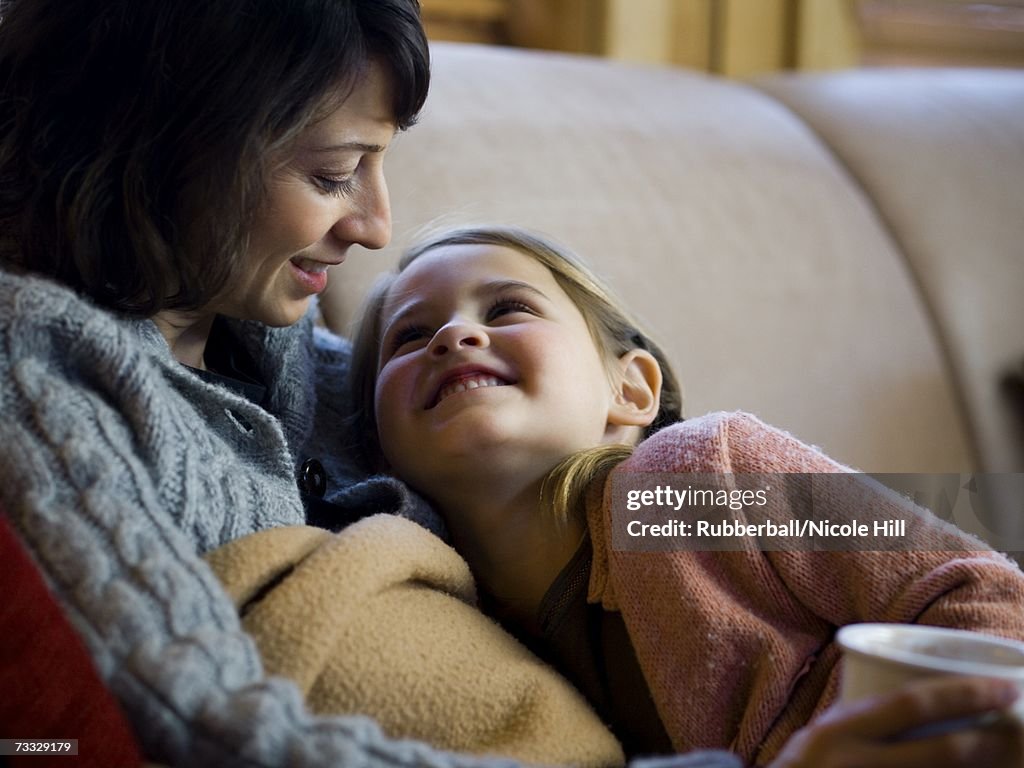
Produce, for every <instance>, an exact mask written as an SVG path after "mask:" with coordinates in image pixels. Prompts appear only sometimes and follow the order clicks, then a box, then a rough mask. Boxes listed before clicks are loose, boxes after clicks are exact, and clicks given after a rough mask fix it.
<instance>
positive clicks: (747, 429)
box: [587, 413, 1024, 762]
mask: <svg viewBox="0 0 1024 768" xmlns="http://www.w3.org/2000/svg"><path fill="white" fill-rule="evenodd" d="M837 472H849V470H848V469H847V468H846V467H843V466H842V465H840V464H838V463H836V462H835V461H833V460H831V459H829V458H828V457H826V456H824V455H823V454H822V453H821V452H820V451H818V450H817V449H815V448H813V447H811V446H808V445H806V444H804V443H801V442H800V441H798V440H796V439H795V438H793V437H792V436H790V435H788V434H787V433H785V432H783V431H781V430H778V429H775V428H773V427H769V426H768V425H765V424H763V423H762V422H760V421H759V420H758V419H756V418H754V417H753V416H750V415H748V414H743V413H732V414H725V413H720V414H709V415H707V416H703V417H700V418H697V419H692V420H688V421H686V422H684V423H682V424H679V425H675V426H673V427H669V428H666V429H665V430H662V431H661V432H659V433H658V434H656V435H655V436H653V437H652V438H650V439H648V440H646V441H645V442H644V443H642V444H641V445H640V446H638V447H637V450H636V451H635V452H634V454H633V456H632V457H631V458H630V459H628V460H627V461H626V462H624V463H623V464H621V465H620V466H619V467H617V468H616V469H615V470H614V472H613V473H612V481H613V482H610V483H608V484H606V487H605V489H604V496H603V503H590V502H588V507H587V512H588V524H589V526H590V529H591V536H592V539H593V540H594V542H595V546H594V560H593V566H592V571H591V578H590V585H589V589H590V592H589V599H590V600H592V601H600V602H601V603H602V604H603V605H604V606H605V607H606V608H609V609H616V610H621V612H622V615H623V618H624V620H625V622H626V625H627V628H628V629H629V633H630V639H631V640H632V642H633V644H634V648H635V649H636V651H637V657H638V659H639V661H640V664H641V667H642V669H643V671H644V676H645V678H646V679H647V681H648V684H649V685H650V687H651V691H652V694H653V695H654V698H655V701H656V703H657V705H658V711H659V714H660V715H661V717H662V720H663V722H664V723H665V726H666V729H667V730H668V731H669V734H670V736H671V737H672V740H673V744H674V745H675V746H676V748H677V749H686V748H690V747H692V746H694V745H702V746H719V747H728V748H730V749H732V750H734V751H736V752H737V753H739V754H740V755H741V756H742V757H743V758H744V759H745V760H748V761H752V760H754V759H755V757H756V758H759V759H761V760H762V761H765V762H766V761H767V759H769V758H770V757H771V755H772V754H774V753H775V752H777V750H778V749H779V748H780V747H781V745H782V744H783V743H784V741H785V739H786V738H788V736H789V735H790V734H791V733H792V732H793V731H794V730H796V729H797V728H799V727H801V726H803V725H804V724H806V723H807V722H808V721H809V720H810V719H811V718H812V717H813V716H814V714H815V713H817V712H820V711H821V709H822V708H824V707H825V706H827V705H828V704H829V703H830V701H831V700H832V697H833V696H834V695H835V692H836V690H837V683H838V667H837V661H838V658H839V652H838V648H837V647H836V646H835V643H834V642H833V638H834V634H835V629H836V628H837V627H839V626H843V625H845V624H850V623H855V622H861V621H884V622H904V623H910V622H918V623H927V624H934V625H940V626H950V627H959V628H964V629H973V630H979V631H985V632H990V633H993V634H997V635H1002V636H1006V637H1012V638H1017V639H1024V575H1022V574H1021V572H1020V570H1019V568H1018V567H1017V566H1016V565H1015V564H1014V563H1012V562H1011V561H1010V560H1008V559H1007V558H1006V557H1005V556H1003V555H1000V554H999V553H996V552H993V551H992V550H990V549H988V548H987V547H986V546H985V545H984V544H983V543H982V542H980V541H979V540H977V539H974V538H972V537H969V536H967V535H966V534H962V533H959V532H957V531H955V530H954V529H952V528H951V527H949V526H945V525H942V524H938V523H937V521H936V523H937V524H936V525H934V526H931V525H926V526H923V528H922V534H923V535H924V536H926V537H927V536H934V537H935V541H936V544H937V546H935V547H927V546H920V547H918V548H917V549H914V550H909V551H888V552H867V551H859V552H832V551H803V552H802V551H763V550H760V549H758V548H756V547H755V546H750V547H748V548H746V549H743V550H741V551H710V550H703V551H702V550H700V549H699V548H697V549H694V548H692V547H691V548H690V549H688V550H686V551H679V550H677V551H673V549H672V547H671V546H668V547H665V546H661V545H660V542H661V541H662V540H661V539H658V540H657V542H659V543H651V544H650V546H649V547H646V548H641V549H637V548H636V545H635V544H634V545H633V548H632V549H628V548H625V547H618V548H617V547H616V545H615V532H616V530H618V529H621V527H622V524H623V522H624V521H625V520H627V519H629V518H628V516H626V517H623V516H622V515H623V514H624V513H623V512H622V510H619V511H618V512H615V511H613V509H614V508H616V507H615V504H614V502H613V497H614V492H613V490H612V488H613V486H614V485H615V480H616V478H617V479H618V481H619V482H620V483H621V482H625V483H626V484H627V485H629V484H630V483H633V482H640V480H639V478H633V479H631V478H630V476H629V473H654V474H655V475H656V476H658V477H659V481H661V480H666V479H667V478H665V477H663V476H662V475H664V474H670V473H680V474H682V473H693V474H695V475H704V476H707V475H714V476H718V477H722V478H725V479H723V482H725V483H728V478H727V476H728V475H730V474H731V475H740V474H751V475H771V474H789V473H793V474H823V473H837ZM684 483H685V480H684V479H683V478H679V485H680V486H682V485H684ZM877 493H878V497H877V498H871V491H870V487H869V490H868V494H867V496H866V497H865V495H864V494H861V495H859V496H853V495H851V496H847V495H845V494H843V493H838V494H833V495H832V496H831V497H830V498H829V500H828V503H829V504H831V505H832V506H831V507H830V508H829V509H827V510H826V509H822V508H819V507H817V506H816V507H815V514H816V515H817V514H819V513H820V514H822V515H823V516H825V517H831V518H832V519H840V518H845V519H850V518H851V517H852V516H854V515H853V513H854V512H856V509H851V508H850V505H851V504H854V503H856V504H875V505H882V506H884V505H886V504H891V503H897V501H896V500H894V499H893V498H892V497H891V496H890V495H888V494H885V493H882V492H881V491H878V492H877ZM777 512H778V513H779V514H783V515H784V512H785V510H777ZM776 522H781V520H777V521H776ZM710 681H714V684H713V685H711V684H709V683H710Z"/></svg>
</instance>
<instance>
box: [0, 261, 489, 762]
mask: <svg viewBox="0 0 1024 768" xmlns="http://www.w3.org/2000/svg"><path fill="white" fill-rule="evenodd" d="M233 327H234V329H235V332H236V333H237V335H238V336H239V337H240V338H241V339H242V340H243V343H244V344H245V345H246V346H247V347H248V349H249V351H250V352H251V353H252V354H253V357H254V359H255V360H256V361H257V363H258V364H259V365H260V367H261V369H262V371H263V375H264V376H265V379H266V381H267V383H268V385H269V402H270V409H271V410H272V411H273V415H271V413H268V412H267V411H265V410H263V409H261V408H259V407H257V406H256V405H253V404H252V403H250V402H248V401H247V400H245V399H243V398H241V397H239V396H237V395H235V394H234V393H232V392H230V391H227V390H225V389H223V388H221V387H218V386H216V385H213V384H208V383H206V382H204V381H203V380H201V379H200V378H198V377H197V376H195V375H193V374H192V373H191V372H189V371H188V370H187V369H186V368H184V367H182V366H181V365H179V364H178V363H177V362H176V361H175V360H174V358H173V357H172V356H171V354H170V350H169V348H168V346H167V344H166V342H165V341H164V339H163V337H162V336H161V335H160V333H159V332H158V330H157V328H156V327H155V326H154V324H153V323H152V322H149V321H137V320H126V319H123V318H120V317H117V316H115V315H113V314H111V313H109V312H106V311H103V310H100V309H98V308H96V307H95V306H94V305H92V304H91V303H90V302H88V301H86V300H83V299H82V298H80V297H78V296H76V295H75V294H74V293H73V292H71V291H69V290H67V289H65V288H63V287H61V286H58V285H55V284H54V283H52V282H51V281H47V280H43V279H38V278H34V277H28V276H19V275H13V274H9V273H5V272H0V412H2V413H3V419H2V421H0V497H2V500H3V503H4V506H5V507H6V509H7V512H8V515H9V517H10V521H11V523H12V525H13V527H14V529H15V531H16V533H17V534H18V536H19V538H20V539H21V540H22V542H23V543H24V544H25V545H26V547H27V549H28V551H29V553H30V555H31V556H32V558H33V560H34V561H35V563H36V564H37V565H38V567H39V568H40V570H41V571H42V573H43V575H44V577H45V579H46V581H47V583H48V586H49V587H50V589H51V590H52V591H53V593H54V595H55V597H56V599H57V600H58V602H59V604H60V605H61V607H62V608H63V610H64V612H65V614H66V615H67V617H68V618H69V620H70V622H71V624H72V625H73V627H74V628H75V630H76V631H77V632H78V634H79V635H80V636H81V638H82V639H83V641H84V642H85V645H86V647H87V648H88V650H89V652H90V655H91V656H92V659H93V661H94V663H95V665H96V667H97V670H98V672H99V674H100V677H101V678H102V679H103V681H104V682H105V683H106V684H107V685H108V686H109V688H110V689H111V690H112V691H113V693H114V695H115V696H116V698H117V699H118V700H119V702H120V703H121V705H122V708H123V709H124V711H125V713H126V715H127V717H128V719H129V721H130V724H131V725H132V727H133V729H134V731H135V732H136V735H137V736H138V738H139V740H140V742H141V745H142V748H143V750H144V751H145V753H146V756H147V757H148V758H150V759H153V760H156V761H158V762H161V763H166V764H168V765H188V766H218V767H219V768H224V767H226V766H260V765H263V766H283V765H288V766H329V765H330V766H338V765H345V766H361V765H364V766H369V765H419V766H423V765H430V766H456V765H477V764H480V763H481V761H480V760H478V759H473V758H459V757H457V756H451V755H444V754H441V753H439V752H436V751H434V750H431V749H430V748H428V747H426V746H424V745H422V744H416V743H412V742H408V743H401V742H393V741H390V740H388V739H386V738H384V737H383V736H382V735H381V732H380V730H379V728H378V727H377V725H376V724H374V723H373V722H372V721H370V720H369V719H367V718H359V717H350V718H317V717H314V716H312V715H310V714H309V713H308V712H307V711H306V710H305V709H304V707H303V703H302V697H301V695H300V693H299V691H298V690H297V688H296V687H295V686H294V684H292V683H290V682H286V681H284V680H282V679H279V678H273V677H267V676H266V675H265V674H264V672H263V668H262V666H261V662H260V658H259V654H258V652H257V649H256V647H255V645H254V644H253V642H252V640H251V639H250V638H249V637H248V636H247V635H246V634H245V633H244V632H243V631H242V628H241V626H240V624H239V620H238V617H237V613H236V610H235V607H234V606H233V604H232V603H231V600H230V599H229V598H228V597H227V595H226V594H225V593H224V591H223V589H222V588H221V586H220V584H219V583H218V582H217V580H216V579H215V577H214V576H213V574H212V572H211V571H210V569H209V568H208V566H207V565H206V564H205V563H204V562H203V561H202V560H201V558H200V557H199V554H200V553H202V552H206V551H209V550H211V549H213V548H215V547H218V546H220V545H222V544H224V543H226V542H228V541H230V540H233V539H236V538H238V537H240V536H244V535H246V534H249V533H252V532H254V531H258V530H264V529H267V528H272V527H275V526H280V525H297V524H301V523H302V522H303V508H302V504H301V501H300V498H299V495H298V491H297V489H296V485H295V481H294V467H295V465H296V462H297V461H298V460H300V459H301V458H302V457H303V456H304V451H301V450H299V448H300V447H301V446H304V445H305V444H307V443H309V441H310V438H312V437H313V436H314V435H316V434H317V433H320V438H318V439H321V444H326V443H327V442H328V438H325V437H323V435H327V436H329V435H330V434H331V433H332V431H333V433H334V434H335V435H337V434H338V430H340V425H338V424H337V423H329V422H330V419H329V418H326V417H325V414H324V412H323V411H321V412H319V413H317V414H316V418H314V387H318V388H321V389H322V390H323V391H324V392H326V393H327V394H330V391H331V389H332V386H333V388H334V390H335V394H338V395H340V387H341V384H342V382H341V380H340V379H339V378H338V377H337V373H338V372H339V371H341V370H343V368H344V359H345V358H344V355H345V354H347V348H346V347H345V346H344V345H338V344H337V343H335V344H334V346H335V350H334V354H331V353H330V350H327V349H326V346H325V344H324V341H325V340H326V339H327V337H326V336H325V335H323V334H318V338H319V339H320V342H319V343H320V345H321V349H324V350H325V351H324V352H323V354H324V355H326V356H327V357H329V358H330V360H331V361H333V363H334V365H333V370H332V376H333V378H331V377H326V376H325V377H324V378H322V379H321V378H318V370H317V367H316V362H315V359H314V356H313V355H312V354H311V353H312V350H313V332H312V321H311V320H310V319H309V318H307V319H305V320H303V321H302V322H300V323H299V324H297V325H296V326H293V327H289V328H281V329H270V328H265V327H263V326H260V325H258V324H253V323H235V324H234V326H233ZM354 478H355V475H354V474H353V475H350V476H349V478H348V479H349V480H350V481H351V480H353V479H354Z"/></svg>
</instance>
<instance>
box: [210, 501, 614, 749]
mask: <svg viewBox="0 0 1024 768" xmlns="http://www.w3.org/2000/svg"><path fill="white" fill-rule="evenodd" d="M207 560H208V562H209V563H210V565H211V566H212V567H213V569H214V571H215V572H216V574H217V576H218V577H219V578H220V579H221V581H222V582H223V584H224V586H225V588H226V589H227V591H228V593H229V594H230V595H231V597H232V599H233V600H234V601H235V604H236V605H237V606H238V607H239V611H240V613H241V615H242V621H243V625H244V627H245V629H246V631H247V632H249V633H250V634H252V636H253V637H254V638H255V639H256V643H257V645H258V646H259V648H260V652H261V654H262V656H263V660H264V663H265V665H266V668H267V671H268V672H269V673H271V674H277V675H282V676H284V677H288V678H291V679H292V680H294V681H295V682H296V683H298V685H299V687H300V688H301V689H302V691H303V692H304V693H305V695H306V700H307V703H308V705H309V707H310V708H311V709H312V710H313V711H314V712H318V713H321V714H328V713H330V714H348V713H361V714H366V715H370V716H372V717H374V718H375V719H376V720H377V721H378V722H379V723H380V724H381V726H382V727H383V729H384V730H385V731H386V732H387V733H388V734H389V735H391V736H394V737H399V738H414V739H419V740H422V741H426V742H429V743H431V744H433V745H434V746H437V747H440V748H443V749H452V750H458V751H463V752H471V753H476V754H493V755H504V756H509V757H514V758H517V759H519V760H524V761H528V762H538V763H549V764H574V765H580V766H609V765H622V764H623V763H624V758H623V754H622V749H621V748H620V746H619V744H618V742H617V741H616V740H615V738H614V736H612V734H611V733H610V732H609V731H608V729H607V728H606V727H605V726H604V725H603V724H602V723H601V722H600V720H598V718H597V716H596V715H595V714H594V713H593V711H592V710H591V709H590V707H589V706H588V705H587V704H586V702H585V701H584V700H583V698H582V697H581V696H580V695H579V694H578V693H577V692H576V690H575V689H574V688H572V687H571V686H570V685H569V684H568V683H567V682H566V681H565V680H564V679H563V678H562V677H561V676H559V675H558V674H557V673H556V672H555V671H554V670H552V669H551V668H550V667H548V666H546V665H545V664H543V663H542V662H541V661H539V660H538V659H537V658H536V657H534V656H533V655H532V654H531V653H530V652H529V651H528V650H526V649H525V648H524V647H523V646H522V645H520V644H519V643H518V642H517V641H516V640H515V639H513V638H512V637H511V636H510V635H509V634H507V633H506V632H505V631H504V630H503V629H501V627H499V626H498V625H497V624H496V623H494V622H493V621H491V620H490V619H489V618H487V617H486V616H484V615H483V614H482V613H480V612H479V611H478V610H477V608H476V607H475V601H476V595H475V589H474V585H473V580H472V577H471V575H470V572H469V568H468V566H467V565H466V563H465V561H464V560H463V559H462V558H461V557H460V556H459V555H458V554H457V553H456V552H455V550H453V549H452V548H451V547H449V546H448V545H446V544H445V543H444V542H442V541H441V540H440V539H438V538H437V537H436V536H434V535H433V534H431V533H429V532H428V531H426V530H425V529H423V528H421V527H420V526H418V525H416V524H415V523H411V522H409V521H408V520H404V519H401V518H398V517H394V516H392V515H375V516H373V517H369V518H367V519H365V520H362V521H360V522H358V523H356V524H354V525H352V526H350V527H348V528H346V529H345V530H344V531H342V532H341V533H338V534H332V533H329V532H327V531H324V530H321V529H318V528H309V527H304V526H299V527H289V528H275V529H271V530H267V531H261V532H259V533H255V534H252V535H249V536H246V537H243V538H241V539H239V540H237V541H234V542H231V543H229V544H227V545H225V546H223V547H221V548H220V549H217V550H215V551H213V552H211V553H209V554H208V555H207Z"/></svg>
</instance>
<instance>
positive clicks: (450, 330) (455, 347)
mask: <svg viewBox="0 0 1024 768" xmlns="http://www.w3.org/2000/svg"><path fill="white" fill-rule="evenodd" d="M489 343H490V339H489V338H488V336H487V331H486V330H485V329H484V327H483V326H481V325H479V324H478V323H469V322H464V321H461V320H459V321H453V322H450V323H448V324H447V325H445V326H443V327H442V328H440V329H439V330H438V331H437V333H435V334H434V337H433V338H432V339H431V340H430V344H428V345H427V351H428V352H429V353H430V355H432V356H436V357H443V356H444V355H447V354H448V353H449V352H457V351H459V350H462V349H467V348H483V347H486V346H487V345H488V344H489Z"/></svg>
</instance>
